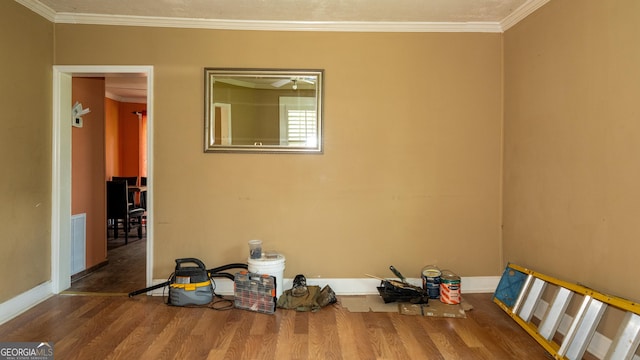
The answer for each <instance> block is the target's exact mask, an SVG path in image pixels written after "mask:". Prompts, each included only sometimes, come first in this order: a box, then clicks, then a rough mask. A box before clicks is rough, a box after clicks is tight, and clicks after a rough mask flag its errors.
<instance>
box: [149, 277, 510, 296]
mask: <svg viewBox="0 0 640 360" xmlns="http://www.w3.org/2000/svg"><path fill="white" fill-rule="evenodd" d="M214 280H215V283H216V290H215V291H216V294H218V295H233V281H231V280H229V279H225V278H216V279H214ZM165 281H167V280H166V279H164V280H159V279H156V280H154V281H153V284H160V283H163V282H165ZM407 282H409V283H410V284H413V285H416V286H422V280H421V279H417V278H409V279H407ZM498 282H500V276H469V277H462V279H461V281H460V283H461V284H462V289H461V292H462V293H463V294H465V293H466V294H472V293H493V292H494V291H495V290H496V287H497V286H498ZM292 284H293V279H286V278H285V279H284V280H283V283H282V286H283V287H284V288H285V289H290V288H291V286H292ZM307 284H308V285H318V286H320V287H323V286H325V285H329V286H330V287H331V289H333V291H334V292H335V293H336V295H375V294H378V290H377V289H376V287H377V286H379V285H380V280H376V279H371V278H353V279H314V278H307ZM163 294H164V295H167V291H166V290H165V291H164V292H163V289H156V290H154V291H153V292H152V293H151V295H153V296H162V295H163Z"/></svg>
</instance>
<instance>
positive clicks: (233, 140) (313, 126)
mask: <svg viewBox="0 0 640 360" xmlns="http://www.w3.org/2000/svg"><path fill="white" fill-rule="evenodd" d="M323 73H324V71H323V70H279V69H229V68H205V69H204V76H205V81H204V82H205V124H204V133H205V140H204V151H205V152H283V153H322V151H323V149H322V127H323V122H322V120H323V119H322V81H323Z"/></svg>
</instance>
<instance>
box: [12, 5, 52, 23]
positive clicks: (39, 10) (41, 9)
mask: <svg viewBox="0 0 640 360" xmlns="http://www.w3.org/2000/svg"><path fill="white" fill-rule="evenodd" d="M15 1H16V2H17V3H18V4H21V5H22V6H24V7H26V8H27V9H29V10H31V11H33V12H34V13H36V14H38V15H40V16H42V17H43V18H45V19H47V20H49V21H51V22H55V19H56V12H55V11H53V9H52V8H50V7H48V6H46V5H44V4H42V3H41V2H40V1H37V0H15Z"/></svg>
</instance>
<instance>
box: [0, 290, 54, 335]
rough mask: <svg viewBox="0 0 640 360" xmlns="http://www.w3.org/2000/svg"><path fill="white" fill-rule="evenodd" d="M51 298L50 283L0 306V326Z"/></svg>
mask: <svg viewBox="0 0 640 360" xmlns="http://www.w3.org/2000/svg"><path fill="white" fill-rule="evenodd" d="M51 296H53V291H52V286H51V281H47V282H45V283H42V284H40V285H38V286H36V287H34V288H32V289H30V290H27V291H25V292H23V293H22V294H20V295H18V296H16V297H14V298H11V299H9V300H7V301H5V302H3V303H2V304H0V325H1V324H4V323H5V322H7V321H9V320H11V319H13V318H14V317H16V316H18V315H20V314H22V313H23V312H25V311H27V310H29V309H31V308H32V307H34V306H36V305H38V304H39V303H41V302H43V301H45V300H47V299H48V298H50V297H51Z"/></svg>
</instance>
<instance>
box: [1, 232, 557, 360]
mask: <svg viewBox="0 0 640 360" xmlns="http://www.w3.org/2000/svg"><path fill="white" fill-rule="evenodd" d="M110 240H111V239H110ZM111 245H116V246H110V248H109V264H108V265H107V266H105V267H103V268H100V269H98V270H97V271H95V272H94V273H91V274H90V275H88V276H86V277H85V278H83V279H81V280H79V281H76V282H74V284H72V288H71V289H69V290H70V292H72V293H73V294H76V295H56V296H54V297H52V298H50V299H48V300H47V301H45V302H43V303H41V304H39V305H38V306H36V307H34V308H33V309H31V310H29V311H27V312H25V313H24V314H22V315H20V316H18V317H16V318H15V319H13V320H11V321H9V322H7V323H5V324H3V325H1V326H0V341H1V342H7V341H48V342H50V343H53V346H54V352H55V358H56V359H83V360H84V359H190V360H191V359H232V360H236V359H345V360H351V359H355V360H357V359H363V360H369V359H402V360H405V359H445V360H449V359H464V360H467V359H491V360H494V359H499V360H502V359H505V360H506V359H531V360H536V359H551V356H549V355H548V354H547V352H546V351H545V350H544V349H543V348H542V347H541V346H540V345H538V344H537V343H536V342H535V341H534V340H533V339H532V338H531V337H530V336H529V335H528V334H526V333H525V331H524V330H522V329H521V328H520V327H519V326H518V325H517V324H516V323H515V322H514V321H513V320H511V319H510V318H509V317H508V316H507V315H506V314H505V313H504V312H502V310H501V309H500V308H498V306H497V305H495V304H494V303H493V302H492V301H491V294H465V295H464V300H465V301H466V302H468V303H469V304H471V305H472V306H473V307H474V309H473V310H471V311H468V312H467V318H466V319H453V318H431V317H421V316H409V315H400V314H398V313H373V312H369V313H352V312H349V311H348V310H347V309H346V308H343V307H342V306H341V305H340V303H338V304H335V305H331V306H328V307H325V308H323V309H322V310H320V311H318V312H316V313H299V312H295V311H293V310H281V309H278V310H277V311H276V314H274V315H265V314H259V313H254V312H250V311H246V310H240V309H231V310H212V309H209V308H181V307H171V306H168V305H166V304H164V299H163V298H161V297H147V296H145V295H139V296H136V297H134V298H128V297H126V295H123V294H126V293H128V292H130V291H133V290H137V289H140V288H143V287H144V286H145V285H144V284H145V278H144V276H145V272H144V269H145V247H146V240H145V239H142V240H138V239H134V240H133V241H130V243H129V244H128V245H126V246H120V247H118V246H117V244H116V243H111ZM82 292H85V296H80V295H77V294H78V293H82ZM118 294H121V295H118ZM114 295H116V296H114ZM214 305H215V306H217V307H221V306H224V305H228V303H225V302H217V303H215V304H214Z"/></svg>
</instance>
